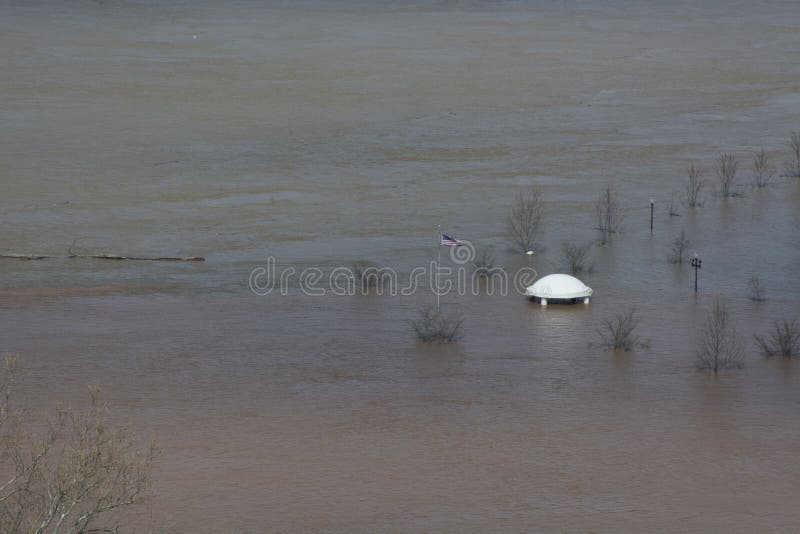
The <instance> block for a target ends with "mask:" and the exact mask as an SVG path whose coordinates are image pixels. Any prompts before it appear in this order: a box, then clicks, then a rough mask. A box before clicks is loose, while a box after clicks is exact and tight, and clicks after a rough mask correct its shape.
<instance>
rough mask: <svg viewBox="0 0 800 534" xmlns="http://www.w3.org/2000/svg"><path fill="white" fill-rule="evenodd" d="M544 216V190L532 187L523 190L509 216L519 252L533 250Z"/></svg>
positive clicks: (512, 240)
mask: <svg viewBox="0 0 800 534" xmlns="http://www.w3.org/2000/svg"><path fill="white" fill-rule="evenodd" d="M543 216H544V202H543V200H542V191H541V190H540V189H538V188H532V189H529V190H528V191H525V192H521V193H520V194H519V196H518V197H517V200H516V201H515V202H514V205H513V206H512V207H511V215H509V217H508V227H509V235H510V238H511V242H512V244H513V245H514V247H515V248H516V249H517V250H518V251H519V252H528V251H529V250H533V247H534V245H535V244H536V238H537V237H538V234H539V231H540V229H541V225H542V217H543Z"/></svg>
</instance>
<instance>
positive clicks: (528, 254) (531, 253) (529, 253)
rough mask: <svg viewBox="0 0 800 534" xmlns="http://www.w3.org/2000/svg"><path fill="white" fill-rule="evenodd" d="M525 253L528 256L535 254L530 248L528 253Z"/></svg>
mask: <svg viewBox="0 0 800 534" xmlns="http://www.w3.org/2000/svg"><path fill="white" fill-rule="evenodd" d="M525 255H526V256H533V251H532V250H529V251H528V252H526V253H525Z"/></svg>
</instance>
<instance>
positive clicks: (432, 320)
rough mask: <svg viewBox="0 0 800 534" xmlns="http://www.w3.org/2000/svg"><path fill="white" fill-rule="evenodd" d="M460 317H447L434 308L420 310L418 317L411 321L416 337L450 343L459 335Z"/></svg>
mask: <svg viewBox="0 0 800 534" xmlns="http://www.w3.org/2000/svg"><path fill="white" fill-rule="evenodd" d="M463 323H464V319H463V318H461V317H447V316H446V315H445V314H444V313H443V312H441V311H440V310H437V309H435V308H424V309H422V310H420V315H419V318H418V319H416V320H413V321H411V329H412V330H413V331H414V333H415V334H416V336H417V339H418V340H420V341H424V342H426V343H434V342H435V343H451V342H453V341H458V340H459V339H460V337H461V326H462V324H463Z"/></svg>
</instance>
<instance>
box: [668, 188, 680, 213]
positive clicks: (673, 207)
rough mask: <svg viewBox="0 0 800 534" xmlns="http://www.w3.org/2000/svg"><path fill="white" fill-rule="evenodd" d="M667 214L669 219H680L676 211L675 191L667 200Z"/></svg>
mask: <svg viewBox="0 0 800 534" xmlns="http://www.w3.org/2000/svg"><path fill="white" fill-rule="evenodd" d="M667 212H668V213H669V216H670V217H680V216H681V213H680V212H679V211H678V196H677V195H676V194H675V191H673V192H672V197H670V199H669V205H668V206H667Z"/></svg>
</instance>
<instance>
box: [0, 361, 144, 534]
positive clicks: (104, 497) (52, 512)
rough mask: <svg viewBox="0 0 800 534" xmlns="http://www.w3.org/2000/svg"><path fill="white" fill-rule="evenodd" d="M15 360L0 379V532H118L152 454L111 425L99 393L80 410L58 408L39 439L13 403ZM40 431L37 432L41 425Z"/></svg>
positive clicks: (139, 496)
mask: <svg viewBox="0 0 800 534" xmlns="http://www.w3.org/2000/svg"><path fill="white" fill-rule="evenodd" d="M13 366H14V361H13V359H7V360H6V366H5V369H4V378H3V381H2V388H3V392H2V409H0V412H2V425H3V431H4V434H5V438H6V439H5V440H4V441H3V453H4V454H3V456H2V458H3V460H4V463H5V465H4V466H3V472H4V473H8V474H7V475H6V476H7V479H6V481H5V483H4V484H2V486H0V531H2V532H9V533H18V532H19V533H22V532H37V533H38V532H52V533H55V532H60V531H64V532H117V531H118V529H119V528H120V522H121V519H120V516H119V512H120V511H122V510H123V509H125V508H128V507H131V506H134V505H137V504H140V503H142V502H143V500H144V498H145V495H146V493H147V492H148V490H149V488H150V473H151V468H152V462H153V460H154V458H155V456H156V453H157V449H156V448H155V446H151V447H150V448H149V449H148V450H146V451H144V452H142V451H140V450H139V449H137V447H136V444H135V440H134V437H133V436H132V435H131V434H130V433H129V432H128V431H126V430H124V429H116V428H114V427H113V426H111V425H110V424H109V422H108V421H107V418H106V415H105V407H104V406H103V405H102V404H101V403H100V400H99V394H98V390H97V389H94V390H92V391H91V401H90V405H89V407H88V408H87V409H86V410H83V411H81V410H76V409H73V408H61V409H58V410H57V411H56V414H55V417H53V418H52V419H51V420H50V421H48V422H47V424H46V425H45V430H44V432H43V434H42V435H40V436H38V437H29V436H28V434H27V433H26V429H27V427H28V426H37V423H36V422H35V421H32V420H30V418H29V417H28V416H27V414H25V413H23V412H22V411H21V410H17V409H15V408H13V406H12V405H11V400H12V395H11V393H12V391H11V386H12V385H13ZM38 426H41V425H40V424H39V425H38Z"/></svg>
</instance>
